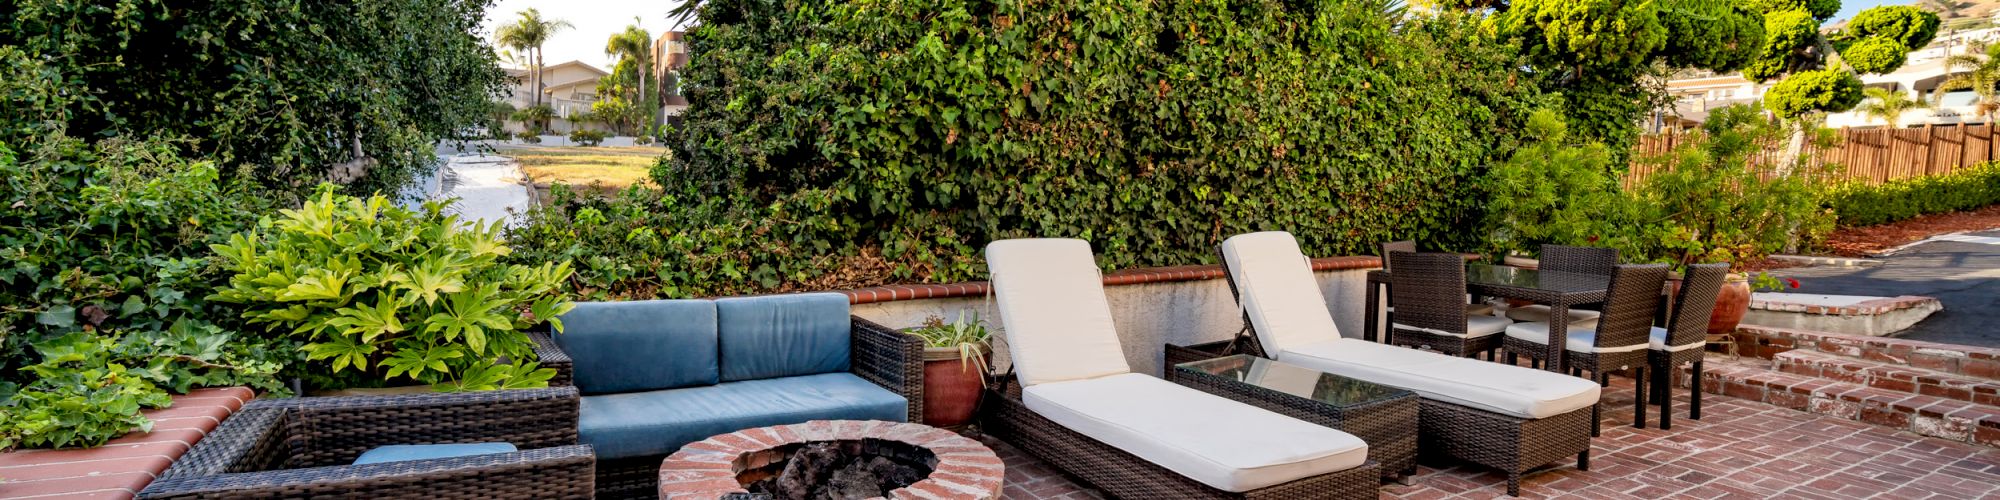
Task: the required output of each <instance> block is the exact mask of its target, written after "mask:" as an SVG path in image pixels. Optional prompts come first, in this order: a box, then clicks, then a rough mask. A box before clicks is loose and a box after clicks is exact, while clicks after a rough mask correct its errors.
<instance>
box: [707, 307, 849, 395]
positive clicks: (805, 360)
mask: <svg viewBox="0 0 2000 500" xmlns="http://www.w3.org/2000/svg"><path fill="white" fill-rule="evenodd" d="M715 314H716V317H717V319H718V320H719V321H720V322H721V325H720V327H719V335H720V337H721V343H722V381H724V382H731V381H737V380H756V379H762V378H775V377H791V376H797V375H812V374H816V373H832V372H844V371H847V366H848V359H847V358H848V350H847V347H848V344H849V343H850V342H851V341H852V339H850V338H849V335H850V334H851V333H850V332H849V328H850V327H851V326H852V325H851V324H850V323H849V319H848V316H847V296H846V295H841V294H838V293H803V294H794V295H771V296H764V297H741V298H730V299H720V300H716V301H715Z"/></svg>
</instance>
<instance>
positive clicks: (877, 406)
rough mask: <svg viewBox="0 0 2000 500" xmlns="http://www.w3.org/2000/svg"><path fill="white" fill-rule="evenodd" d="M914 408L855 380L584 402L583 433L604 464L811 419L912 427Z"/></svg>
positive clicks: (817, 379) (815, 378)
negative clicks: (885, 422) (904, 423)
mask: <svg viewBox="0 0 2000 500" xmlns="http://www.w3.org/2000/svg"><path fill="white" fill-rule="evenodd" d="M909 408H910V406H909V402H908V401H907V400H904V399H903V397H902V396H899V395H896V393H893V392H889V391H888V390H887V389H883V388H882V387H881V386H878V385H875V384H873V383H870V382H868V381H867V380H863V379H862V378H861V377H857V376H855V375H854V374H852V373H823V374H819V375H805V376H799V377H785V378H774V379H763V380H746V381H742V382H724V383H722V384H721V385H713V386H708V387H689V388H685V389H671V390H664V391H652V392H636V393H629V394H607V395H602V396H584V397H583V406H582V409H581V411H582V415H581V416H580V419H579V420H578V422H577V432H578V435H579V438H580V440H581V441H582V442H583V444H588V445H590V446H591V447H592V448H595V449H596V450H597V458H598V459H599V460H607V459H614V458H631V457H646V456H656V455H666V454H669V453H673V452H674V450H678V449H680V447H681V445H685V444H688V443H692V442H695V441H700V440H703V439H708V438H709V437H711V436H715V435H717V434H724V433H730V432H736V431H740V430H743V429H749V428H754V427H764V426H771V425H784V424H796V423H801V422H805V421H808V420H888V421H894V422H902V421H905V420H908V417H909V413H910V410H909Z"/></svg>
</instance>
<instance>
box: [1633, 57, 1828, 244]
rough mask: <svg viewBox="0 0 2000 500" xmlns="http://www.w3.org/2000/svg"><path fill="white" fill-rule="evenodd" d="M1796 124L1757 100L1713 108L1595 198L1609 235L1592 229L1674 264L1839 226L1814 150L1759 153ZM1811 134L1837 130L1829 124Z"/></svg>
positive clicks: (1809, 238) (1804, 238)
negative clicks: (1619, 189) (1677, 140)
mask: <svg viewBox="0 0 2000 500" xmlns="http://www.w3.org/2000/svg"><path fill="white" fill-rule="evenodd" d="M1787 81H1790V80H1789V79H1788V80H1787ZM1790 133H1791V129H1790V127H1788V126H1787V125H1785V124H1784V123H1782V122H1780V121H1777V120H1773V119H1769V118H1766V117H1765V116H1764V115H1763V114H1762V113H1761V112H1759V111H1758V110H1757V109H1756V108H1755V107H1753V106H1749V105H1736V106H1729V107H1724V108H1720V109H1717V110H1715V111H1713V112H1711V113H1710V114H1709V118H1708V120H1707V121H1706V122H1705V123H1703V124H1702V130H1701V133H1699V134H1692V135H1690V136H1689V137H1688V139H1687V140H1686V141H1685V142H1682V143H1681V144H1679V145H1677V146H1676V147H1675V148H1674V149H1672V150H1669V151H1667V152H1665V153H1661V154H1658V155H1651V156H1646V157H1641V158H1639V159H1638V160H1637V161H1639V162H1642V163H1645V164H1649V165H1651V166H1652V167H1653V168H1652V170H1653V173H1652V174H1649V175H1647V176H1646V178H1645V180H1644V181H1643V182H1641V183H1639V185H1637V186H1634V187H1632V188H1631V189H1629V190H1627V191H1626V192H1625V195H1624V196H1623V197H1622V199H1619V200H1617V201H1615V202H1613V203H1608V204H1606V205H1603V206H1600V207H1598V208H1597V211H1598V213H1599V214H1600V217H1599V218H1598V219H1597V220H1598V221H1599V223H1600V225H1601V226H1600V227H1601V229H1600V233H1599V234H1601V235H1602V236H1601V237H1600V238H1593V239H1595V240H1597V242H1596V243H1597V244H1598V245H1601V246H1610V247H1614V248H1618V249H1620V250H1621V254H1622V255H1621V256H1622V257H1623V258H1625V260H1628V261H1637V262H1647V261H1657V262H1671V263H1675V264H1693V263H1702V262H1733V263H1744V262H1755V261H1758V260H1761V259H1763V258H1764V257H1765V256H1768V255H1770V254H1771V253H1774V252H1777V251H1780V250H1784V249H1785V248H1787V247H1794V246H1805V245H1810V244H1812V243H1813V242H1815V241H1817V240H1819V239H1820V238H1822V237H1824V236H1825V234H1826V233H1827V232H1828V231H1830V230H1832V226H1833V217H1832V214H1831V213H1830V212H1828V211H1826V210H1825V209H1824V208H1823V207H1822V205H1821V200H1822V199H1823V193H1822V189H1823V188H1822V187H1821V186H1822V185H1823V183H1824V182H1825V175H1826V172H1825V169H1824V168H1823V167H1816V166H1815V165H1816V164H1815V163H1814V162H1812V161H1811V159H1809V158H1801V159H1800V160H1799V161H1798V163H1797V164H1795V165H1792V166H1790V167H1789V168H1783V166H1780V165H1774V164H1772V163H1774V162H1771V161H1769V160H1768V159H1762V158H1760V157H1762V156H1765V153H1766V148H1767V147H1768V145H1771V144H1784V141H1785V140H1787V139H1788V137H1789V135H1790ZM1811 140H1813V141H1815V142H1818V143H1821V144H1825V143H1826V142H1827V141H1831V140H1835V139H1834V138H1833V137H1832V136H1830V135H1828V134H1825V133H1824V131H1822V133H1819V134H1816V135H1815V137H1812V138H1811ZM1780 172H1784V173H1782V174H1781V173H1780Z"/></svg>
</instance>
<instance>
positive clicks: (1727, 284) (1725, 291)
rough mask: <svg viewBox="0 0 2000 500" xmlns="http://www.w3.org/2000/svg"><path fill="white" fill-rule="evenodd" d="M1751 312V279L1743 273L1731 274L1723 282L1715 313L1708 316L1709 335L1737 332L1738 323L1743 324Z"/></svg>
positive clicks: (1716, 298)
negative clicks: (1745, 315)
mask: <svg viewBox="0 0 2000 500" xmlns="http://www.w3.org/2000/svg"><path fill="white" fill-rule="evenodd" d="M1749 312H1750V278H1749V277H1747V276H1744V275H1743V274H1742V273H1729V277H1728V278H1725V279H1723V280H1722V293H1718V294H1716V295H1715V312H1714V313H1710V314H1709V315H1708V333H1710V334H1720V333H1730V332H1734V331H1736V325H1737V323H1741V322H1743V315H1744V314H1748V313H1749Z"/></svg>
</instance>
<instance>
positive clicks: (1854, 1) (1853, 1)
mask: <svg viewBox="0 0 2000 500" xmlns="http://www.w3.org/2000/svg"><path fill="white" fill-rule="evenodd" d="M1914 3H1916V2H1915V1H1913V0H1846V1H1843V2H1840V13H1839V14H1835V15H1834V16H1833V18H1834V19H1847V18H1850V17H1854V15H1855V14H1859V13H1861V11H1864V10H1868V8H1870V7H1874V6H1877V5H1910V4H1914Z"/></svg>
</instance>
